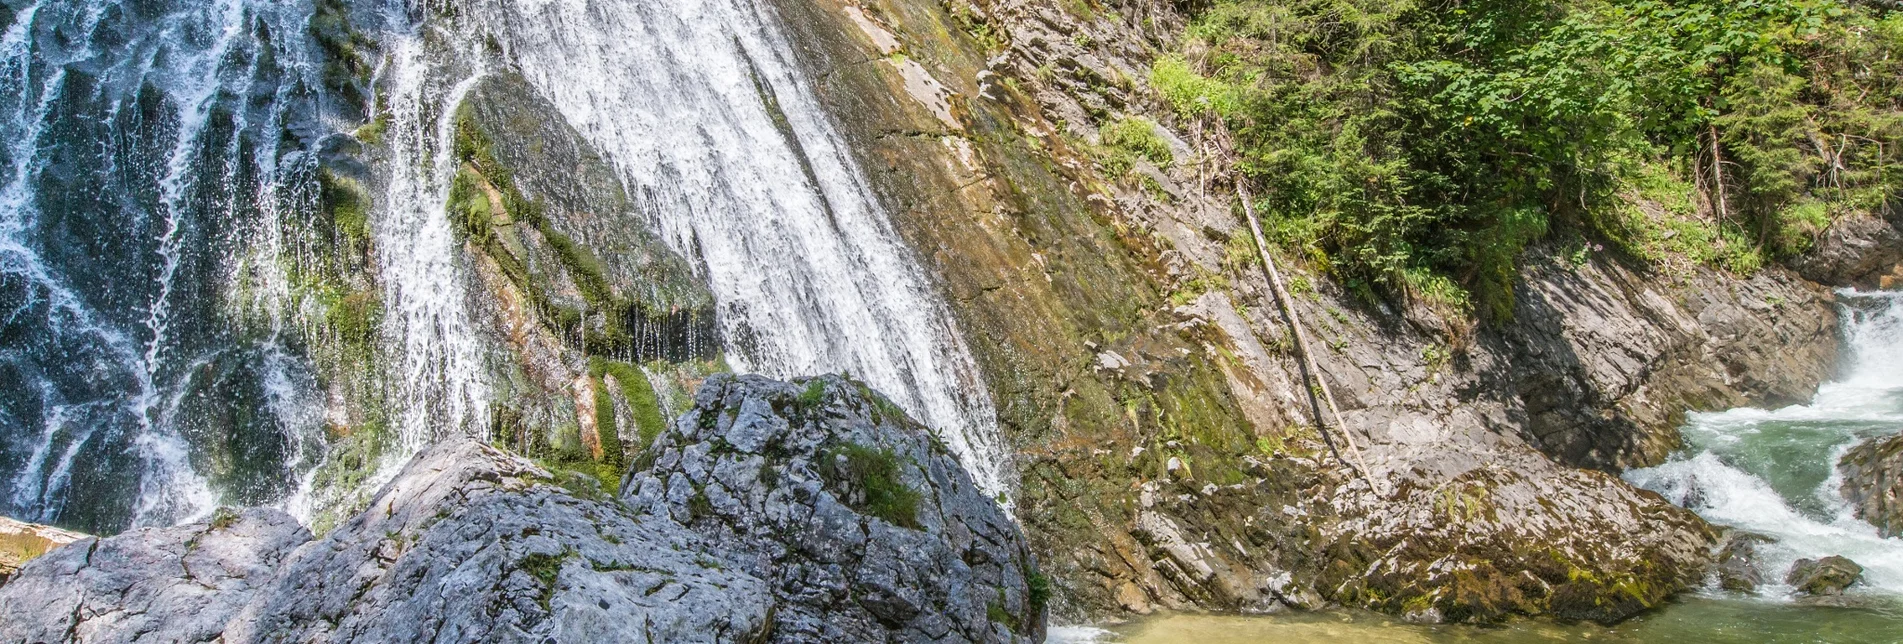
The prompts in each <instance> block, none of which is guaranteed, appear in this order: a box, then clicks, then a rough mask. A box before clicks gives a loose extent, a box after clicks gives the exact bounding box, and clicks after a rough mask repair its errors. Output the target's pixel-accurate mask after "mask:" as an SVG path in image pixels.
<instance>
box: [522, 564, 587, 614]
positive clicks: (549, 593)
mask: <svg viewBox="0 0 1903 644" xmlns="http://www.w3.org/2000/svg"><path fill="white" fill-rule="evenodd" d="M573 556H575V553H574V551H571V550H563V551H562V553H561V554H556V555H550V554H542V553H539V552H536V553H530V554H528V555H527V556H524V557H522V559H521V560H518V561H516V562H515V568H516V569H517V570H520V571H522V572H526V573H529V576H531V577H534V578H535V580H536V581H539V582H541V583H542V593H541V597H540V601H541V603H542V606H543V607H545V608H546V607H547V606H548V601H549V599H551V598H553V597H554V596H555V581H556V580H557V579H559V578H560V577H561V576H562V565H563V564H564V563H565V562H567V561H568V559H569V558H570V557H573Z"/></svg>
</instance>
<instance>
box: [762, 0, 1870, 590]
mask: <svg viewBox="0 0 1903 644" xmlns="http://www.w3.org/2000/svg"><path fill="white" fill-rule="evenodd" d="M776 6H777V7H778V8H779V11H780V13H781V16H782V18H783V20H784V22H785V23H786V24H787V25H788V26H789V27H790V28H791V29H792V30H793V31H794V32H795V35H796V38H797V39H798V41H799V42H800V43H801V44H802V45H803V48H802V51H801V53H802V55H803V56H805V57H806V59H807V65H808V66H809V68H811V69H813V70H815V76H816V77H817V78H818V80H819V83H820V85H821V92H822V99H823V100H825V101H826V102H827V103H828V105H829V107H830V108H832V110H833V111H834V113H835V115H836V117H837V118H838V119H839V120H840V121H841V123H842V126H843V129H844V131H845V132H846V133H847V135H848V136H849V137H852V138H853V139H854V141H855V143H856V145H857V150H858V152H859V153H860V155H861V161H862V163H863V165H864V166H865V167H866V168H867V170H868V172H870V173H871V174H872V175H873V176H874V183H875V184H876V185H877V187H878V188H879V189H880V190H881V196H882V197H883V198H884V199H885V200H886V202H887V203H888V205H889V207H890V208H891V210H892V211H893V212H894V213H895V217H897V218H898V221H899V224H900V227H901V230H902V232H903V233H904V234H906V235H907V237H908V239H910V240H911V241H912V242H913V244H914V246H915V248H917V249H918V250H919V252H920V254H921V255H922V256H923V257H924V258H925V260H926V261H927V263H928V264H929V265H930V266H932V267H933V268H934V269H935V270H936V272H937V274H938V277H939V278H940V280H941V288H942V290H943V291H944V292H945V293H946V294H947V296H948V297H949V298H950V299H951V301H952V303H953V309H954V311H955V313H956V314H957V315H958V316H959V317H960V322H961V323H962V325H963V328H965V329H967V330H968V331H969V335H971V336H972V337H971V343H972V345H973V347H974V350H975V351H976V352H977V353H978V354H979V358H980V361H981V362H982V363H983V366H984V368H985V370H986V373H987V376H988V377H989V380H990V382H991V387H992V390H993V391H994V392H995V393H996V394H997V396H998V397H999V399H1000V409H1001V412H1002V415H1003V420H1004V422H1005V428H1006V432H1007V435H1008V438H1009V439H1010V440H1011V441H1013V442H1014V443H1015V444H1016V445H1017V446H1018V451H1019V453H1020V457H1021V460H1020V462H1019V463H1018V465H1019V468H1020V470H1021V481H1022V486H1021V488H1020V490H1019V495H1018V498H1017V501H1018V513H1019V516H1020V518H1021V519H1022V520H1023V521H1024V523H1025V525H1026V528H1027V529H1028V530H1029V531H1030V533H1031V536H1032V539H1033V541H1034V543H1036V544H1037V548H1038V550H1039V552H1040V553H1042V554H1043V556H1044V557H1045V558H1046V563H1047V565H1048V566H1049V567H1050V569H1051V570H1052V571H1053V574H1054V575H1055V576H1056V578H1057V580H1058V587H1059V598H1060V600H1061V601H1062V602H1063V607H1064V608H1065V610H1067V611H1069V612H1070V613H1071V614H1072V615H1073V616H1086V615H1099V614H1104V613H1106V612H1108V613H1117V612H1121V611H1134V612H1148V611H1151V610H1155V609H1158V608H1206V609H1224V610H1237V609H1248V610H1262V609H1269V608H1272V607H1274V606H1276V605H1292V606H1318V605H1321V604H1324V603H1327V602H1340V603H1347V604H1353V605H1365V606H1371V607H1376V608H1380V609H1384V610H1389V611H1393V612H1397V613H1407V614H1411V615H1415V616H1417V617H1420V618H1423V619H1453V620H1467V619H1472V620H1491V619H1497V618H1500V617H1502V616H1504V615H1506V614H1509V613H1527V614H1543V613H1553V614H1557V615H1560V616H1564V617H1571V618H1585V619H1597V620H1602V621H1612V620H1617V619H1621V618H1623V617H1625V616H1629V615H1631V614H1633V613H1635V612H1637V611H1638V610H1642V609H1644V608H1646V607H1649V606H1653V605H1656V604H1657V603H1658V602H1660V601H1662V600H1663V599H1664V598H1665V597H1667V596H1669V595H1670V594H1672V593H1673V592H1676V591H1677V590H1680V589H1683V588H1686V587H1689V586H1691V585H1694V584H1697V583H1699V580H1700V579H1701V578H1702V570H1703V569H1704V567H1705V566H1706V563H1707V560H1708V558H1709V553H1708V548H1709V546H1710V545H1711V538H1712V537H1711V533H1710V531H1709V529H1708V528H1707V527H1706V526H1705V525H1704V523H1703V521H1701V520H1699V519H1698V518H1697V517H1695V516H1693V515H1691V514H1690V513H1688V512H1685V511H1683V510H1680V509H1678V508H1675V507H1672V506H1671V505H1670V504H1668V503H1666V502H1665V501H1664V500H1663V499H1661V498H1659V497H1657V496H1656V495H1652V494H1649V493H1645V492H1641V491H1638V490H1635V489H1633V488H1631V487H1630V486H1628V485H1626V484H1625V483H1623V482H1621V481H1619V480H1617V479H1616V478H1614V477H1611V476H1606V475H1604V474H1600V473H1596V472H1592V471H1582V470H1580V469H1575V468H1587V469H1591V470H1608V471H1617V470H1619V469H1622V468H1624V467H1631V466H1638V465H1645V464H1651V463H1656V462H1658V461H1659V460H1661V459H1662V458H1664V456H1665V455H1666V454H1667V453H1668V452H1670V451H1671V450H1672V449H1674V448H1675V447H1676V446H1677V445H1678V438H1677V435H1676V425H1677V424H1678V422H1679V421H1680V420H1681V419H1682V414H1683V413H1684V412H1685V411H1687V410H1693V409H1717V408H1723V407H1729V406H1734V405H1739V404H1748V403H1765V404H1770V403H1779V402H1789V401H1796V400H1802V399H1805V398H1807V397H1808V396H1809V395H1810V393H1811V391H1812V390H1813V389H1814V387H1815V386H1816V385H1817V383H1818V382H1820V381H1821V380H1822V379H1823V378H1824V377H1825V376H1827V375H1828V372H1829V370H1830V368H1831V367H1832V364H1833V362H1834V359H1835V352H1836V344H1837V329H1836V325H1835V319H1834V313H1833V311H1832V308H1831V296H1830V295H1829V293H1828V292H1827V291H1826V290H1825V289H1823V288H1821V287H1819V286H1817V285H1815V284H1813V283H1811V282H1809V281H1807V280H1804V279H1802V278H1799V277H1797V276H1795V275H1793V274H1792V273H1790V272H1789V271H1786V270H1784V269H1780V268H1770V269H1767V270H1765V271H1762V272H1760V273H1759V274H1757V275H1756V276H1753V277H1750V278H1739V277H1735V276H1732V275H1729V274H1725V273H1722V272H1719V271H1715V270H1710V269H1704V268H1698V267H1676V268H1673V267H1661V266H1651V265H1646V264H1644V263H1642V262H1638V261H1636V260H1632V259H1629V258H1625V257H1622V256H1619V255H1617V254H1616V253H1610V252H1607V253H1593V254H1586V255H1583V256H1580V257H1578V258H1577V259H1575V258H1572V257H1567V258H1561V257H1559V256H1557V254H1556V253H1550V252H1536V253H1535V254H1534V255H1533V256H1531V257H1529V258H1528V259H1527V260H1526V264H1527V267H1526V270H1525V271H1524V274H1523V277H1522V279H1521V283H1520V284H1519V286H1518V288H1517V289H1516V293H1517V298H1516V302H1515V311H1514V316H1513V318H1512V321H1511V322H1508V323H1503V324H1488V325H1481V326H1479V327H1478V328H1476V327H1475V326H1474V325H1473V324H1472V323H1471V322H1470V321H1468V320H1467V319H1466V317H1465V316H1463V315H1459V314H1456V313H1453V312H1448V311H1437V310H1433V309H1431V308H1428V307H1421V306H1416V305H1408V306H1407V307H1406V308H1405V309H1397V308H1396V306H1395V305H1394V304H1390V303H1384V302H1380V301H1376V300H1370V299H1367V298H1364V297H1362V296H1358V295H1355V294H1353V293H1352V292H1350V291H1349V290H1347V289H1345V288H1343V287H1342V286H1340V285H1337V284H1334V283H1331V282H1330V281H1329V280H1328V279H1326V278H1325V276H1323V275H1321V274H1319V273H1317V272H1315V271H1312V270H1309V269H1307V268H1305V267H1302V266H1301V265H1300V263H1299V262H1297V263H1296V268H1295V271H1294V273H1295V275H1294V288H1295V290H1296V292H1297V298H1296V300H1297V310H1298V314H1299V315H1300V317H1301V318H1302V320H1304V322H1305V323H1306V324H1308V325H1311V327H1310V328H1311V332H1312V333H1313V334H1314V335H1315V336H1316V337H1317V342H1318V343H1319V345H1320V346H1321V347H1324V348H1325V349H1326V350H1325V351H1320V352H1319V354H1320V355H1318V356H1317V359H1318V362H1319V363H1320V368H1321V371H1322V377H1324V378H1326V379H1327V380H1328V381H1329V382H1330V383H1331V384H1332V386H1333V387H1334V389H1335V392H1336V394H1337V396H1338V397H1339V398H1340V402H1341V405H1342V407H1343V414H1344V416H1345V417H1346V422H1347V425H1348V427H1349V428H1350V431H1351V432H1352V433H1353V435H1354V441H1355V442H1357V443H1359V444H1360V446H1361V447H1362V448H1363V451H1365V457H1366V460H1367V461H1368V464H1369V465H1368V469H1369V470H1370V471H1369V472H1368V473H1367V474H1368V476H1367V477H1365V478H1364V477H1361V476H1358V475H1357V472H1356V469H1357V468H1355V467H1353V466H1351V465H1349V463H1350V461H1351V459H1350V458H1348V456H1349V450H1347V449H1346V445H1344V443H1343V438H1344V437H1343V436H1341V435H1340V434H1338V433H1337V430H1336V429H1333V428H1330V429H1328V430H1327V431H1326V432H1318V430H1317V421H1316V418H1317V417H1319V416H1320V411H1321V407H1320V405H1319V403H1318V401H1316V400H1314V399H1313V398H1312V397H1311V395H1310V391H1311V389H1310V386H1309V385H1308V384H1306V381H1305V380H1304V378H1303V374H1301V373H1300V371H1299V366H1298V364H1299V361H1298V360H1296V358H1295V355H1294V352H1293V350H1292V347H1291V342H1290V339H1289V338H1290V333H1289V330H1288V326H1287V321H1286V320H1285V319H1284V318H1283V317H1282V315H1281V314H1280V313H1279V311H1278V309H1277V307H1276V305H1275V303H1274V301H1273V299H1271V297H1270V294H1269V292H1268V290H1267V288H1266V286H1265V282H1264V278H1263V276H1262V275H1261V273H1260V272H1259V269H1258V268H1257V267H1256V266H1255V265H1254V264H1253V263H1252V262H1251V261H1250V254H1249V252H1248V248H1249V243H1248V241H1247V239H1246V232H1245V230H1246V229H1244V228H1243V224H1242V221H1241V218H1240V217H1239V213H1238V212H1237V208H1236V206H1234V203H1235V202H1234V200H1233V199H1231V198H1230V195H1232V194H1233V193H1232V192H1230V190H1231V188H1230V187H1229V185H1228V184H1227V183H1226V179H1225V176H1224V175H1225V172H1224V170H1223V168H1224V167H1226V164H1227V162H1228V160H1227V159H1226V157H1224V153H1223V151H1222V148H1221V146H1220V144H1219V142H1218V140H1217V139H1216V138H1215V137H1214V136H1213V133H1209V132H1204V131H1202V130H1201V129H1200V126H1199V125H1198V124H1195V123H1175V124H1173V123H1172V119H1171V118H1170V117H1169V116H1168V115H1167V114H1165V110H1162V109H1160V105H1159V100H1158V99H1157V98H1156V97H1155V96H1154V95H1153V94H1152V93H1151V90H1149V89H1148V87H1147V81H1146V78H1147V75H1148V69H1149V65H1150V62H1151V60H1152V59H1153V57H1154V56H1155V55H1156V52H1158V51H1161V50H1163V49H1164V48H1165V45H1167V41H1168V38H1169V37H1170V36H1169V34H1173V33H1177V32H1179V31H1180V26H1181V23H1182V18H1181V17H1180V15H1178V14H1176V13H1175V9H1174V8H1172V7H1171V6H1169V5H1161V4H1157V3H1148V2H1137V3H1039V2H1022V1H1017V2H1013V1H1005V2H975V3H967V2H952V3H947V4H943V5H933V4H929V3H921V2H908V1H903V0H897V1H881V2H837V1H830V0H828V1H821V2H813V3H806V2H790V1H789V2H780V3H777V5H776ZM1130 117H1142V118H1144V119H1148V120H1147V121H1146V120H1141V119H1139V120H1138V121H1137V122H1140V123H1154V124H1155V125H1153V126H1152V128H1151V129H1152V130H1153V132H1152V134H1153V135H1154V136H1155V138H1156V139H1157V140H1159V141H1161V144H1162V145H1163V146H1166V147H1167V154H1145V155H1140V156H1138V157H1137V158H1135V159H1130V158H1127V157H1125V158H1113V157H1115V154H1114V151H1113V150H1110V147H1111V146H1110V144H1109V142H1107V141H1106V140H1105V137H1104V135H1103V132H1104V131H1105V130H1104V128H1105V126H1108V125H1112V124H1116V123H1120V122H1124V121H1126V120H1128V119H1129V118H1130ZM1288 259H1289V258H1284V260H1285V261H1286V260H1288Z"/></svg>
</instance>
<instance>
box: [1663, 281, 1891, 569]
mask: <svg viewBox="0 0 1903 644" xmlns="http://www.w3.org/2000/svg"><path fill="white" fill-rule="evenodd" d="M1839 299H1840V301H1841V305H1840V306H1841V307H1842V324H1843V330H1844V338H1845V346H1846V347H1847V349H1848V352H1849V355H1848V360H1847V362H1846V364H1845V366H1844V369H1843V372H1842V376H1841V377H1839V378H1838V379H1837V380H1836V381H1834V382H1830V383H1826V384H1825V385H1823V386H1822V387H1820V388H1819V389H1818V392H1817V397H1816V399H1814V400H1813V401H1811V403H1810V404H1807V405H1796V406H1791V407H1786V408H1783V409H1777V410H1766V409H1751V408H1740V409H1732V410H1728V411H1724V412H1717V413H1703V414H1692V415H1691V416H1690V418H1689V419H1688V421H1687V423H1686V427H1685V428H1684V434H1685V439H1686V442H1687V443H1688V445H1689V448H1688V449H1687V450H1685V451H1684V452H1683V453H1681V454H1680V455H1678V456H1676V457H1674V459H1673V460H1672V461H1670V462H1667V463H1665V464H1663V465H1660V466H1658V467H1654V468H1648V469H1641V470H1633V471H1631V472H1628V473H1627V474H1626V479H1627V480H1629V481H1631V482H1633V483H1634V484H1636V485H1639V486H1641V487H1645V488H1649V489H1652V490H1655V491H1658V492H1660V493H1662V494H1664V495H1665V496H1666V497H1667V498H1670V499H1672V500H1673V501H1674V502H1676V503H1678V504H1680V505H1683V506H1685V507H1688V508H1690V509H1692V510H1694V511H1696V512H1698V514H1699V515H1701V516H1703V517H1705V518H1706V519H1708V520H1710V521H1711V522H1713V523H1717V524H1721V525H1728V526H1733V527H1737V528H1740V529H1743V530H1747V531H1751V532H1757V533H1761V534H1765V535H1769V536H1771V537H1774V538H1776V539H1778V542H1777V543H1775V544H1771V545H1767V546H1761V547H1760V548H1759V552H1760V553H1761V554H1760V556H1761V558H1762V562H1761V565H1762V566H1763V573H1764V579H1765V580H1766V581H1767V582H1769V583H1767V584H1766V585H1765V586H1764V587H1762V588H1761V589H1760V595H1762V596H1764V597H1766V598H1777V597H1782V596H1784V595H1785V594H1786V593H1788V592H1790V590H1791V589H1790V588H1789V587H1787V586H1785V585H1783V579H1784V571H1785V570H1788V569H1789V568H1790V566H1791V564H1792V563H1793V562H1795V561H1796V560H1797V559H1800V558H1817V557H1822V556H1827V555H1842V556H1845V557H1849V558H1850V559H1852V560H1854V561H1856V562H1857V563H1859V564H1862V565H1863V566H1864V581H1865V583H1864V584H1863V585H1861V586H1853V587H1852V591H1851V592H1863V593H1875V594H1880V595H1887V596H1903V540H1898V539H1885V538H1883V537H1882V536H1880V535H1879V534H1878V533H1877V530H1876V528H1874V527H1872V526H1870V525H1869V524H1867V523H1865V522H1863V521H1860V520H1858V519H1857V518H1856V517H1855V516H1854V515H1853V514H1852V512H1851V508H1850V507H1849V504H1847V503H1846V502H1844V500H1843V498H1842V496H1841V495H1840V494H1839V493H1838V488H1839V487H1840V486H1841V484H1842V477H1841V476H1840V474H1839V473H1838V472H1837V461H1838V460H1839V459H1841V458H1842V457H1843V455H1844V453H1845V452H1847V451H1848V450H1849V449H1850V448H1851V447H1853V446H1855V445H1856V444H1857V443H1859V442H1861V441H1863V440H1865V439H1868V438H1872V437H1878V436H1885V435H1891V434H1895V433H1897V431H1898V429H1899V428H1903V293H1896V292H1859V291H1844V292H1842V293H1841V294H1840V296H1839Z"/></svg>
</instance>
